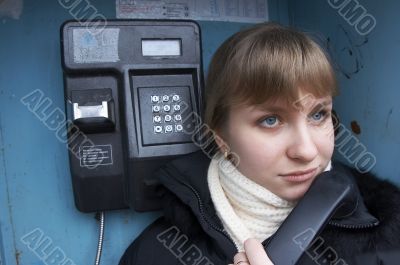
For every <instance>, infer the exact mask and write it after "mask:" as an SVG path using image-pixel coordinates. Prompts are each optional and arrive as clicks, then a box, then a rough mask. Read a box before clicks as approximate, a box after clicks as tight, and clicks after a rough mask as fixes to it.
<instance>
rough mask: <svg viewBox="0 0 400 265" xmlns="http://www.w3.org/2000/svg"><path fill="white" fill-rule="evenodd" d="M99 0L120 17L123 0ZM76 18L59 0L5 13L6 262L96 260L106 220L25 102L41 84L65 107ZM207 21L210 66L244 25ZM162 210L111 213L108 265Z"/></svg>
mask: <svg viewBox="0 0 400 265" xmlns="http://www.w3.org/2000/svg"><path fill="white" fill-rule="evenodd" d="M61 2H64V3H67V2H69V1H61ZM86 2H87V1H86ZM92 4H93V6H94V7H95V8H96V9H97V11H98V13H99V14H102V15H104V16H105V17H107V18H115V0H112V1H93V2H92ZM270 10H271V11H270V16H271V18H272V19H273V20H278V21H282V22H283V23H287V22H288V17H287V14H288V13H287V1H278V0H273V1H270ZM68 19H72V16H71V15H70V13H69V10H68V9H64V8H63V7H62V6H61V5H60V4H59V1H51V0H46V1H40V4H39V2H38V1H24V7H23V12H22V15H21V17H20V18H19V19H17V20H14V19H10V18H0V36H1V37H0V38H1V39H0V265H1V264H5V265H17V264H21V265H27V264H29V265H41V264H60V263H59V262H57V257H56V255H58V257H59V258H58V260H61V258H62V259H63V260H64V262H66V265H67V264H69V265H71V264H76V265H79V264H92V263H93V261H94V257H95V251H96V244H97V234H98V224H97V222H96V220H95V219H94V215H93V214H83V213H80V212H78V211H77V210H76V209H75V206H74V203H73V196H72V190H71V183H70V174H69V168H68V157H67V149H66V146H65V145H64V144H62V143H61V142H60V141H58V140H57V138H56V136H55V134H54V132H52V131H51V130H49V129H48V128H47V127H46V126H45V124H44V123H43V122H42V121H41V120H40V117H37V116H35V115H34V114H33V113H31V112H30V111H29V109H28V108H27V107H26V106H24V105H23V104H22V103H21V101H20V100H21V98H23V97H24V96H25V95H27V94H28V93H30V92H32V91H34V90H35V89H40V90H41V91H43V93H44V97H45V98H48V99H49V100H50V102H51V104H50V109H51V110H55V109H57V108H60V109H63V108H64V95H63V83H62V72H61V65H60V44H59V27H60V25H61V24H62V22H64V21H65V20H68ZM200 25H201V27H202V34H203V50H204V51H203V55H204V65H205V66H207V65H208V63H209V60H210V57H211V55H212V53H213V52H214V51H215V49H216V47H218V46H219V44H220V43H221V42H222V41H223V40H224V39H226V38H227V37H228V36H229V35H231V34H232V33H233V32H235V31H237V30H239V29H240V28H241V27H242V26H244V25H243V24H236V23H214V22H201V23H200ZM158 215H159V213H149V214H140V213H135V212H133V211H130V210H124V211H115V212H110V213H107V215H106V231H105V243H104V252H103V258H102V262H103V263H102V264H116V263H117V262H118V260H119V258H120V256H121V254H122V252H123V251H124V250H125V248H126V247H127V246H128V245H129V243H130V242H131V241H132V240H133V239H134V238H135V237H136V236H137V235H138V234H139V233H140V232H141V231H142V230H143V229H144V227H146V226H147V225H148V224H149V223H150V222H151V221H152V220H153V219H154V218H156V217H157V216H158ZM40 243H42V244H40ZM49 253H53V254H52V255H50V257H48V254H49ZM60 257H61V258H60ZM68 259H69V260H70V262H67V261H68Z"/></svg>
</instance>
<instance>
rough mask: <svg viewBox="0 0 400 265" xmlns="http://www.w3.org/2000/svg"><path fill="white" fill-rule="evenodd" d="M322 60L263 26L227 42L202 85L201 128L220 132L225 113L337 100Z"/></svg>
mask: <svg viewBox="0 0 400 265" xmlns="http://www.w3.org/2000/svg"><path fill="white" fill-rule="evenodd" d="M336 86H337V85H336V78H335V74H334V71H333V69H332V66H331V64H330V62H329V59H328V56H327V55H326V54H325V53H324V51H323V50H322V48H321V47H320V46H319V45H318V44H317V43H316V42H315V41H314V40H312V39H311V37H309V36H307V35H306V34H305V33H302V32H300V31H297V30H295V29H292V28H289V27H285V26H281V25H278V24H275V23H263V24H258V25H255V26H253V27H251V28H248V29H245V30H243V31H240V32H238V33H236V34H234V35H233V36H231V37H230V38H229V39H227V40H226V41H225V42H224V43H223V44H222V45H221V46H220V47H219V48H218V50H217V51H216V53H215V54H214V56H213V58H212V60H211V63H210V66H209V73H208V77H207V81H206V86H205V90H206V107H205V113H204V120H205V123H206V124H207V125H208V126H209V128H210V129H212V130H219V129H221V128H222V126H223V124H224V122H225V121H226V120H227V118H228V113H229V110H230V108H231V107H234V106H238V105H241V104H245V105H246V104H248V105H253V104H261V103H263V102H266V101H267V100H274V99H281V98H284V99H286V100H287V101H288V102H294V101H295V100H296V99H298V96H299V92H300V89H299V88H300V87H301V89H302V90H303V91H306V92H309V93H311V94H313V95H314V96H315V97H323V96H328V95H332V96H335V95H336V94H337V88H336Z"/></svg>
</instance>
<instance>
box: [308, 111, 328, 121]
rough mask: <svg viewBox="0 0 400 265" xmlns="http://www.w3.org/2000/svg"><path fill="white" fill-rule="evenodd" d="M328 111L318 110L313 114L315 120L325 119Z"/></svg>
mask: <svg viewBox="0 0 400 265" xmlns="http://www.w3.org/2000/svg"><path fill="white" fill-rule="evenodd" d="M326 114H327V112H326V111H325V110H321V111H318V112H316V113H314V114H312V115H311V118H312V119H313V121H323V120H324V118H325V117H326Z"/></svg>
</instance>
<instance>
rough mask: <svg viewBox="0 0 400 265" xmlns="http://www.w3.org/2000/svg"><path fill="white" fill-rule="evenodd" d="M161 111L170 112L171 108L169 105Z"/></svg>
mask: <svg viewBox="0 0 400 265" xmlns="http://www.w3.org/2000/svg"><path fill="white" fill-rule="evenodd" d="M163 109H164V111H170V110H171V106H170V105H164V107H163Z"/></svg>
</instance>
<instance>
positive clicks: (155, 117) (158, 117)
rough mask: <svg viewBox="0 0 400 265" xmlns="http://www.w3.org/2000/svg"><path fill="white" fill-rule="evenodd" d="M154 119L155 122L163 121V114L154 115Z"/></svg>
mask: <svg viewBox="0 0 400 265" xmlns="http://www.w3.org/2000/svg"><path fill="white" fill-rule="evenodd" d="M153 121H154V122H161V116H158V115H157V116H154V118H153Z"/></svg>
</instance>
